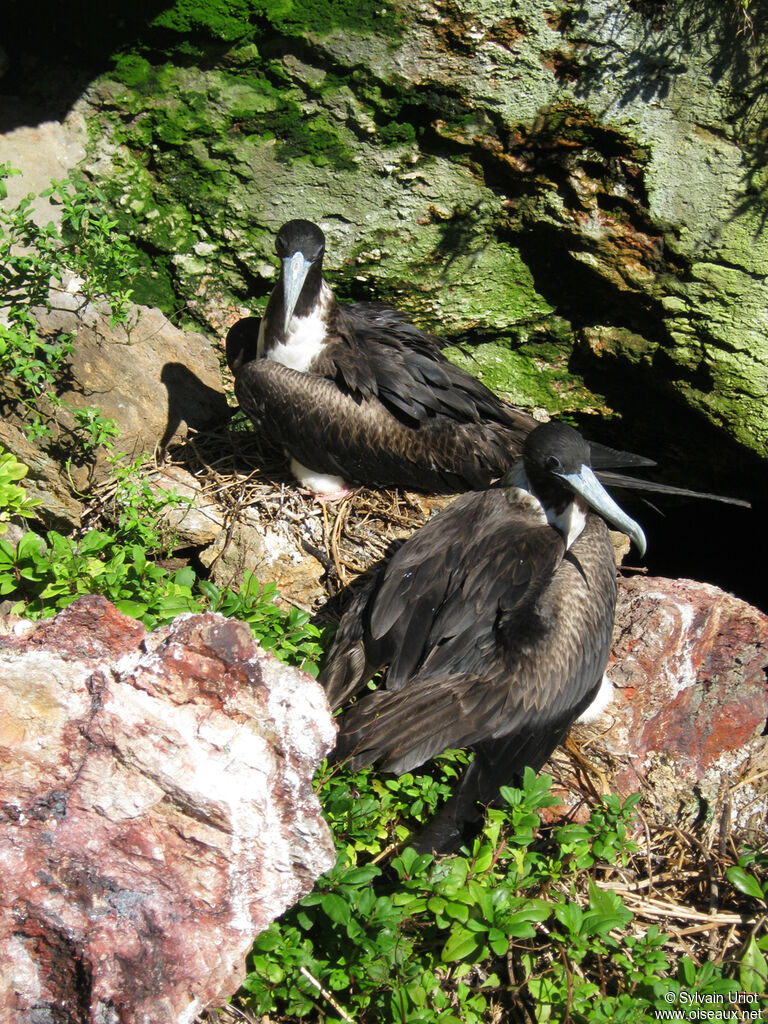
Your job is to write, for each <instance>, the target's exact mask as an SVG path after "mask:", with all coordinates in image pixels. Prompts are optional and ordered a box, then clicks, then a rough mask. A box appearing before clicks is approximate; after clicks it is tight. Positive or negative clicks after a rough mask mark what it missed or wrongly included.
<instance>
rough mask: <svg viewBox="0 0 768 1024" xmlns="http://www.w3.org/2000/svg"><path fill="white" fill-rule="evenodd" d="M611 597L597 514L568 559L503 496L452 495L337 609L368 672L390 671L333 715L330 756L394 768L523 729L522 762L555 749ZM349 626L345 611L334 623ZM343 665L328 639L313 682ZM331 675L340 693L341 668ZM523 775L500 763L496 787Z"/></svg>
mask: <svg viewBox="0 0 768 1024" xmlns="http://www.w3.org/2000/svg"><path fill="white" fill-rule="evenodd" d="M615 600H616V581H615V568H614V562H613V550H612V546H611V543H610V538H609V535H608V531H607V528H606V526H605V524H604V523H603V521H602V519H600V517H599V516H596V515H590V516H589V517H588V519H587V525H586V527H585V529H584V531H583V533H582V535H581V536H580V537H579V538H578V539H577V541H576V542H575V543H574V545H573V546H572V548H571V550H570V551H569V552H567V553H566V552H565V551H564V544H563V541H562V539H561V538H560V536H559V534H558V533H557V532H556V531H555V530H553V529H552V528H551V527H549V526H547V525H540V524H539V523H537V522H535V521H534V522H533V523H532V522H531V518H530V515H529V514H527V513H526V510H525V509H521V508H520V507H515V506H514V505H511V504H510V502H509V501H508V499H507V494H506V492H505V490H503V489H501V488H495V489H492V490H490V491H487V492H485V493H483V494H472V495H466V496H464V497H463V498H460V499H459V500H458V501H457V502H455V503H454V504H453V505H452V506H450V508H449V509H447V510H446V512H444V513H442V514H441V515H440V516H439V517H438V519H436V520H433V521H432V523H429V524H427V526H425V527H423V528H422V529H421V530H420V531H419V532H418V533H417V534H415V535H414V537H412V538H411V540H410V541H409V542H408V543H407V544H405V545H403V547H402V548H401V549H400V551H399V552H398V553H397V554H396V555H395V556H394V557H393V558H392V559H391V561H390V562H389V563H388V564H387V565H386V567H385V568H384V569H383V570H382V572H381V574H380V575H379V576H378V577H377V578H376V580H375V582H374V584H373V585H372V586H371V588H370V590H369V592H368V594H367V595H366V599H365V601H364V602H359V603H358V604H357V605H356V606H355V608H354V610H351V611H350V612H349V613H348V615H350V617H351V616H354V617H355V619H356V620H357V622H358V623H359V625H357V626H356V628H357V631H358V632H357V637H358V641H357V642H358V645H362V647H363V649H364V651H365V663H366V676H367V678H370V675H371V674H372V673H373V672H375V671H376V670H377V669H378V668H381V667H383V666H384V665H389V673H388V676H387V685H386V689H385V690H381V691H379V692H377V693H374V694H371V695H370V696H366V697H363V698H361V699H360V700H359V701H358V703H357V704H355V705H353V706H352V707H351V708H349V710H348V711H347V712H346V713H345V715H344V716H343V717H342V720H341V721H342V727H341V733H340V736H339V743H338V747H337V753H336V756H337V757H338V758H344V757H347V756H351V757H352V764H353V766H355V767H360V766H363V765H365V764H371V763H373V762H374V761H378V760H381V761H382V763H383V765H384V766H385V767H387V768H389V769H391V770H393V771H397V772H403V771H409V770H411V769H413V768H415V767H417V766H418V765H420V764H423V763H424V761H426V760H428V759H429V758H431V757H433V756H435V755H436V754H439V753H440V752H441V751H442V750H445V749H446V748H449V747H456V746H477V744H478V743H480V742H484V741H490V740H496V739H500V738H503V737H506V736H509V735H511V734H515V735H519V736H520V737H521V738H522V737H524V736H526V735H528V734H533V733H535V734H537V735H540V736H541V737H542V738H541V739H540V741H538V748H539V749H537V750H536V751H535V752H530V751H529V755H528V756H529V757H532V758H533V757H534V754H535V760H536V762H537V763H538V762H541V761H542V758H543V759H546V757H548V756H549V753H551V749H552V747H554V742H553V743H552V745H551V746H549V745H548V744H547V742H546V736H547V735H549V733H550V732H552V731H553V730H554V732H555V733H556V734H558V735H559V732H558V730H561V729H562V727H563V723H565V727H567V725H568V724H570V722H571V721H572V720H573V718H574V717H576V716H577V715H578V714H579V713H580V709H582V706H583V705H584V701H585V700H587V702H588V698H591V696H592V695H593V694H594V692H595V691H596V688H597V687H598V686H599V683H600V679H601V677H602V674H603V671H604V668H605V663H606V661H607V658H608V651H609V646H610V638H611V629H612V625H613V612H614V607H615ZM361 605H362V607H361ZM361 613H362V614H361ZM350 625H351V624H350V623H349V622H348V621H347V616H345V617H344V618H343V619H342V623H341V627H342V629H344V630H346V629H348V628H350ZM347 660H348V654H347V652H346V651H345V650H344V648H343V647H342V646H341V645H339V644H336V645H334V647H333V648H332V650H331V652H330V654H329V657H328V660H327V664H326V666H325V668H324V670H323V673H322V674H321V681H324V682H326V681H327V680H329V679H330V678H332V677H336V678H339V677H340V676H341V675H342V670H341V664H342V663H344V662H345V661H347ZM343 674H344V675H345V678H346V685H345V693H347V694H348V693H350V692H352V691H353V690H354V689H355V687H354V684H353V683H351V682H350V675H352V674H353V673H351V672H350V666H349V665H346V667H345V672H344V673H343ZM365 681H366V680H365V679H363V678H362V676H361V677H360V679H359V684H360V685H363V684H364V682H365ZM337 696H339V694H338V691H336V690H335V689H334V688H331V690H330V692H329V698H330V699H331V700H332V701H334V698H336V697H337ZM555 742H557V741H556V740H555ZM545 747H546V749H544V748H545ZM522 767H523V765H520V764H518V763H511V764H510V765H509V779H508V781H509V780H511V778H512V777H513V776H514V775H515V773H516V771H518V770H521V768H522Z"/></svg>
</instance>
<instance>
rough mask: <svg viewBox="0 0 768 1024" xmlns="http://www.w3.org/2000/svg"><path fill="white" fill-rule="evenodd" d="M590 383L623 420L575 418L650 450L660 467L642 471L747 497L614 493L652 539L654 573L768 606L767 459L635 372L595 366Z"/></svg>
mask: <svg viewBox="0 0 768 1024" xmlns="http://www.w3.org/2000/svg"><path fill="white" fill-rule="evenodd" d="M588 377H589V380H588V381H587V384H588V386H589V387H591V388H595V389H596V390H598V391H600V392H601V393H602V394H604V395H606V398H607V402H608V404H609V405H610V406H612V407H613V408H619V409H621V418H620V419H619V420H605V419H602V418H600V417H598V416H582V417H576V419H577V421H578V426H579V428H580V429H581V430H583V431H584V433H585V434H586V435H587V436H589V437H590V438H591V439H594V440H598V441H602V442H603V443H606V444H612V445H615V446H616V447H618V448H621V449H625V450H629V451H635V452H638V453H640V454H642V455H646V456H649V457H650V458H653V459H655V460H656V462H657V466H656V467H654V468H653V469H649V470H643V471H642V472H638V473H636V474H635V475H637V476H642V477H644V478H648V479H654V480H660V481H661V482H663V483H666V484H671V485H674V486H678V487H688V488H691V489H693V490H698V491H703V492H709V493H713V494H721V495H725V496H728V497H733V498H740V499H742V500H745V501H749V502H751V504H752V508H741V507H738V506H734V505H727V504H723V503H720V502H716V501H709V500H704V499H693V498H691V499H688V498H676V497H670V496H666V495H654V494H642V493H640V492H628V491H622V492H621V493H618V492H617V497H618V499H619V501H620V504H621V505H622V507H624V508H626V510H627V512H628V513H629V514H630V515H631V516H633V517H634V518H636V519H637V520H638V522H640V523H641V524H642V526H643V529H644V530H645V533H646V537H647V540H648V551H647V554H646V557H645V559H644V560H643V565H644V567H645V568H646V570H647V572H648V574H649V575H651V576H667V577H672V578H678V577H679V578H685V579H693V580H700V581H702V582H705V583H713V584H715V585H716V586H718V587H721V588H722V589H723V590H727V591H729V592H730V593H733V594H735V595H736V596H737V597H740V598H742V599H743V600H745V601H748V602H749V603H750V604H754V605H756V606H757V607H758V608H761V609H762V610H763V611H765V612H768V578H766V566H768V536H766V531H765V522H766V519H767V518H768V470H767V469H766V464H765V462H763V461H761V460H760V459H759V458H758V457H757V456H756V455H753V454H751V453H750V452H748V451H747V450H746V449H744V448H743V447H741V446H739V445H738V444H737V443H736V442H735V441H733V440H731V439H730V438H728V437H727V436H726V435H725V434H724V433H722V432H721V431H720V430H718V429H717V428H716V427H715V426H713V425H712V424H711V423H709V422H708V421H707V420H705V419H704V418H703V417H702V416H699V415H697V413H696V412H694V411H692V410H690V409H688V408H686V407H685V406H684V405H682V403H681V402H680V400H679V399H678V398H676V397H675V396H674V395H670V396H669V397H666V398H665V397H664V396H662V395H659V393H658V391H656V390H655V389H652V388H651V385H650V382H649V380H648V378H647V377H645V376H644V375H642V374H637V375H636V376H635V377H634V378H632V377H631V376H629V375H625V376H624V377H622V378H621V379H619V378H618V377H617V376H614V377H607V376H603V375H597V374H596V373H594V372H593V373H592V374H589V375H588Z"/></svg>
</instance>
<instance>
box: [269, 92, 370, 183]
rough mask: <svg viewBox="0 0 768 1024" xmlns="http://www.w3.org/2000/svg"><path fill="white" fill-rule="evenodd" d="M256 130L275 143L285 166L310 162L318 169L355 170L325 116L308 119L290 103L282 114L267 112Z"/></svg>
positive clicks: (283, 108) (348, 155)
mask: <svg viewBox="0 0 768 1024" xmlns="http://www.w3.org/2000/svg"><path fill="white" fill-rule="evenodd" d="M252 127H253V128H255V129H258V134H260V135H263V136H265V137H266V138H274V139H275V141H276V146H275V155H276V157H277V159H278V160H280V161H282V162H283V163H290V162H291V161H293V160H296V159H297V158H306V159H308V160H309V161H310V162H311V163H313V164H315V165H316V166H318V167H323V166H325V165H327V164H330V165H331V166H333V167H335V168H337V169H339V170H341V169H344V170H351V169H352V168H354V166H355V161H354V157H353V154H352V153H351V151H350V150H349V149H348V148H347V147H346V145H345V144H344V142H343V141H342V139H341V138H340V137H339V133H338V131H337V130H336V128H335V126H334V125H333V124H332V123H331V122H330V121H329V120H328V118H327V117H324V116H323V115H322V114H316V115H315V116H314V117H307V115H306V114H305V113H304V111H302V109H301V107H300V106H299V105H298V104H297V103H293V102H291V101H288V102H286V103H285V104H284V105H283V107H282V108H281V109H279V110H273V111H265V112H264V113H263V114H262V115H261V116H260V117H259V118H258V121H256V122H252Z"/></svg>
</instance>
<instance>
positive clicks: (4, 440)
mask: <svg viewBox="0 0 768 1024" xmlns="http://www.w3.org/2000/svg"><path fill="white" fill-rule="evenodd" d="M0 445H2V447H3V448H4V449H5V450H6V451H9V452H12V453H13V454H14V455H15V456H16V458H17V459H18V460H19V462H23V463H24V465H25V466H27V467H28V469H29V472H28V473H27V475H26V476H25V477H24V479H23V480H22V481H21V486H22V487H23V488H24V490H25V491H26V492H27V496H28V497H29V498H35V499H37V500H39V501H40V502H42V504H41V506H40V507H39V508H37V509H35V516H36V517H38V518H39V519H41V520H42V521H43V522H44V524H45V525H46V526H47V527H50V528H55V529H59V530H62V529H63V530H65V531H67V530H69V529H70V528H71V527H73V526H75V527H77V526H79V525H80V517H81V515H82V512H83V505H82V502H81V501H79V500H78V499H77V498H76V497H75V495H74V494H73V489H72V483H71V480H70V479H69V478H68V476H67V471H66V468H65V467H64V466H63V465H62V464H61V463H60V462H59V461H58V460H57V459H55V458H54V457H53V456H52V455H49V454H48V452H46V451H45V450H44V449H43V448H42V447H41V446H40V445H39V444H34V443H33V442H32V441H30V440H29V438H28V437H27V436H26V434H25V433H24V432H23V431H22V430H21V428H20V427H19V426H17V424H15V423H14V422H13V421H12V420H11V419H10V418H0Z"/></svg>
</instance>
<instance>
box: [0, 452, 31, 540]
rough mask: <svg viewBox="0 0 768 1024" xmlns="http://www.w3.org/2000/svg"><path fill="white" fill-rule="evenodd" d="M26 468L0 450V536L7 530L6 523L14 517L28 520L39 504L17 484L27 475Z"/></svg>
mask: <svg viewBox="0 0 768 1024" xmlns="http://www.w3.org/2000/svg"><path fill="white" fill-rule="evenodd" d="M28 471H29V470H28V467H27V466H25V465H24V463H23V462H19V461H18V459H17V458H16V456H15V455H12V454H11V452H6V451H3V449H2V448H0V534H3V533H5V532H6V530H7V529H8V526H7V524H8V521H9V520H10V519H13V518H14V517H15V516H20V517H22V518H24V519H29V518H31V517H32V516H33V515H34V509H35V508H36V507H37V506H38V505H39V504H40V499H39V498H28V497H27V492H26V491H25V490H24V488H23V487H21V486H20V485H19V483H18V481H19V480H23V479H24V477H25V476H26V475H27V473H28Z"/></svg>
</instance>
